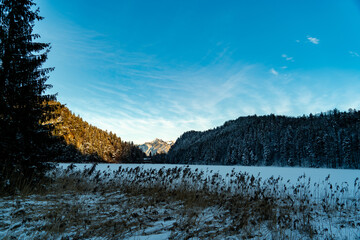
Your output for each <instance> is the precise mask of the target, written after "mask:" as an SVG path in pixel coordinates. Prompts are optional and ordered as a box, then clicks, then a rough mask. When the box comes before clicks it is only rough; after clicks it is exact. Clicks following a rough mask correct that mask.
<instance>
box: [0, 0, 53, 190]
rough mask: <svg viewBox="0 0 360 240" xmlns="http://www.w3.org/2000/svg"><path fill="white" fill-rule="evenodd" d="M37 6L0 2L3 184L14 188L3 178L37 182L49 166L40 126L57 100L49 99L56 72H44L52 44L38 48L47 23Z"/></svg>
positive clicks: (19, 1) (17, 0)
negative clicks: (37, 30)
mask: <svg viewBox="0 0 360 240" xmlns="http://www.w3.org/2000/svg"><path fill="white" fill-rule="evenodd" d="M35 6H36V4H35V3H34V2H33V1H32V0H0V156H1V157H0V158H1V163H0V164H1V165H0V167H1V168H0V173H1V172H2V173H3V174H2V177H0V183H1V181H3V182H4V181H5V182H6V183H7V184H9V179H7V180H6V179H5V178H6V176H4V175H7V176H8V178H11V176H12V175H11V174H12V173H14V172H16V174H15V176H23V177H25V178H31V179H32V180H34V181H36V180H37V177H36V176H38V175H39V174H40V175H41V174H42V173H43V168H44V164H41V163H40V162H41V160H46V158H45V155H46V154H45V151H44V148H45V147H44V145H43V143H44V141H46V135H47V133H48V129H47V128H46V126H44V125H42V124H41V123H42V122H44V120H45V119H44V118H46V117H49V116H48V115H47V112H50V110H51V109H49V108H50V107H51V106H50V105H48V104H47V102H48V101H49V100H55V95H45V91H46V90H47V89H49V88H51V85H49V84H46V81H47V80H48V73H49V72H51V71H52V70H53V68H42V65H43V64H44V62H45V61H46V59H47V54H48V52H49V50H50V44H49V43H40V42H36V39H38V38H40V36H39V35H38V34H34V33H33V28H34V24H35V21H39V20H42V19H43V18H42V17H41V16H40V15H39V9H38V8H37V9H36V8H35ZM0 187H1V186H0Z"/></svg>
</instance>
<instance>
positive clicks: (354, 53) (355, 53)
mask: <svg viewBox="0 0 360 240" xmlns="http://www.w3.org/2000/svg"><path fill="white" fill-rule="evenodd" d="M349 53H350V55H351V56H353V57H360V55H359V53H357V52H354V51H349Z"/></svg>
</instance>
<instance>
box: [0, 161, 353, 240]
mask: <svg viewBox="0 0 360 240" xmlns="http://www.w3.org/2000/svg"><path fill="white" fill-rule="evenodd" d="M69 166H70V164H59V166H58V168H57V169H58V171H57V179H58V181H59V182H61V183H56V184H57V185H58V187H57V188H56V189H55V190H54V191H52V192H51V193H48V194H44V195H30V196H18V197H11V198H10V197H7V198H0V239H13V238H14V239H33V238H38V239H50V238H51V239H72V238H77V237H80V238H81V239H132V240H137V239H141V240H142V239H149V240H158V239H160V240H161V239H188V238H191V239H242V238H243V237H246V238H248V239H299V238H301V239H308V238H314V239H360V210H359V209H360V208H359V207H360V181H359V176H360V170H344V169H314V168H284V167H283V168H280V167H245V166H204V165H190V166H187V165H169V164H98V165H96V167H95V168H93V167H94V165H92V164H75V165H72V167H71V168H72V170H70V171H69V169H70V168H69ZM92 168H93V169H92ZM90 169H92V170H90ZM76 170H79V171H76ZM159 175H161V176H162V177H159ZM252 176H254V177H255V178H252ZM206 185H208V186H209V188H207V189H206V190H204V186H206ZM59 186H60V187H59ZM227 187H228V188H227ZM164 189H165V190H164ZM148 190H149V191H150V192H146V191H148ZM141 191H144V192H143V193H142V192H141ZM181 191H185V192H186V191H187V193H186V194H185V193H184V196H185V197H183V196H182V195H181ZM193 191H194V193H192V192H193ZM139 192H140V193H139ZM197 192H199V195H201V194H204V196H203V198H201V196H200V198H199V199H208V200H209V201H214V203H215V204H214V205H209V204H207V203H201V202H198V200H197V199H198V196H197V195H198V194H197ZM211 192H216V193H217V194H218V195H216V194H215V195H213V196H212V197H211V196H210V195H211ZM166 194H180V195H179V196H176V197H174V198H169V196H165V195H166ZM209 194H210V195H209ZM242 194H243V195H242ZM258 195H259V196H260V195H261V196H260V198H265V199H266V198H269V199H271V200H270V201H265V203H269V205H266V204H265V205H262V204H264V201H259V198H258ZM209 196H210V197H209ZM214 196H215V200H214ZM217 197H219V198H221V199H219V202H217V201H216V198H217ZM186 198H191V199H190V200H189V199H186ZM241 198H244V199H245V200H244V201H242V199H241ZM174 199H175V200H174ZM252 199H253V200H252ZM222 200H224V203H222V202H221V201H222ZM267 207H270V208H273V210H272V211H275V212H270V213H269V212H267V209H266V208H267ZM244 213H245V214H244ZM249 214H250V215H249ZM264 214H265V215H266V214H270V215H269V216H270V218H266V217H264V219H263V215H264ZM274 217H275V218H276V219H275V220H274V219H273V218H274ZM244 219H245V220H244ZM259 219H260V220H259ZM241 221H246V223H245V224H244V225H242V224H240V223H241ZM250 222H251V224H250Z"/></svg>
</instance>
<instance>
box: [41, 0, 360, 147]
mask: <svg viewBox="0 0 360 240" xmlns="http://www.w3.org/2000/svg"><path fill="white" fill-rule="evenodd" d="M36 3H37V4H38V6H39V7H40V13H41V15H42V16H44V17H45V19H44V20H43V21H41V22H38V23H37V24H36V28H35V31H36V32H37V33H39V34H40V35H41V36H42V38H41V40H42V41H45V42H51V44H52V50H51V53H50V54H49V60H48V61H47V63H46V65H47V66H54V67H55V68H56V69H55V71H54V72H52V73H51V74H50V80H49V83H51V84H53V86H54V87H53V89H52V90H51V91H50V92H57V93H58V94H59V95H58V100H59V101H60V102H62V103H64V104H66V105H67V106H68V107H69V108H70V109H71V110H72V111H73V112H75V113H76V114H79V115H80V116H81V117H82V118H83V119H84V120H86V121H88V122H90V123H91V124H93V125H95V126H97V127H100V128H102V129H104V130H108V131H112V132H115V133H117V134H118V135H119V136H120V137H121V138H122V139H123V140H126V141H134V142H135V143H143V142H145V141H151V140H153V139H155V138H162V139H164V140H176V139H177V138H178V137H179V136H180V135H181V134H182V133H183V132H185V131H189V130H207V129H210V128H213V127H216V126H219V125H221V124H223V123H224V122H225V121H227V120H230V119H235V118H237V117H239V116H244V115H252V114H257V115H264V114H270V113H275V114H282V115H290V116H299V115H302V114H309V113H318V112H321V111H327V110H330V109H334V108H338V109H340V110H347V109H349V108H356V109H359V108H360V107H359V106H360V94H359V92H360V4H359V1H356V0H344V1H339V0H316V1H314V0H294V1H289V0H271V1H270V0H254V1H245V0H237V1H235V0H234V1H229V0H222V1H210V0H202V1H196V0H181V1H168V0H163V1H159V0H152V1H145V0H142V1H140V0H127V1H125V0H105V1H93V0H75V1H74V0H71V1H70V0H51V1H48V0H38V1H36Z"/></svg>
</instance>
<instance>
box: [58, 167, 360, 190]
mask: <svg viewBox="0 0 360 240" xmlns="http://www.w3.org/2000/svg"><path fill="white" fill-rule="evenodd" d="M69 165H70V163H61V164H59V168H62V169H66V168H67V167H68V166H69ZM91 166H92V164H82V163H81V164H75V168H76V169H78V170H83V169H86V168H90V167H91ZM120 166H121V167H122V168H136V167H140V168H142V169H144V170H150V169H156V170H159V169H161V168H164V169H169V168H175V167H178V168H180V167H181V168H185V167H188V168H190V169H191V170H193V171H194V170H195V169H198V170H199V171H204V175H205V176H212V175H213V174H214V173H218V174H219V175H220V176H222V177H223V178H224V179H230V177H228V176H227V174H229V175H230V173H231V172H232V171H233V170H234V171H235V172H244V173H249V174H251V175H254V176H259V177H262V178H263V179H266V178H270V177H275V178H277V177H281V178H282V179H283V180H282V181H283V182H287V181H288V180H290V182H289V183H290V184H291V183H296V182H297V180H298V178H299V177H300V176H303V175H305V177H306V178H310V181H311V183H322V182H323V181H324V180H325V179H326V178H327V177H328V176H329V175H330V177H329V179H328V180H327V182H328V183H330V184H333V185H336V184H338V185H344V184H345V185H348V189H349V191H352V190H353V189H354V182H355V180H356V178H360V170H353V169H330V168H298V167H293V168H292V167H252V166H223V165H177V164H105V163H104V164H98V165H97V167H96V169H97V170H100V171H105V172H109V173H112V172H113V171H116V170H118V168H119V167H120Z"/></svg>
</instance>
